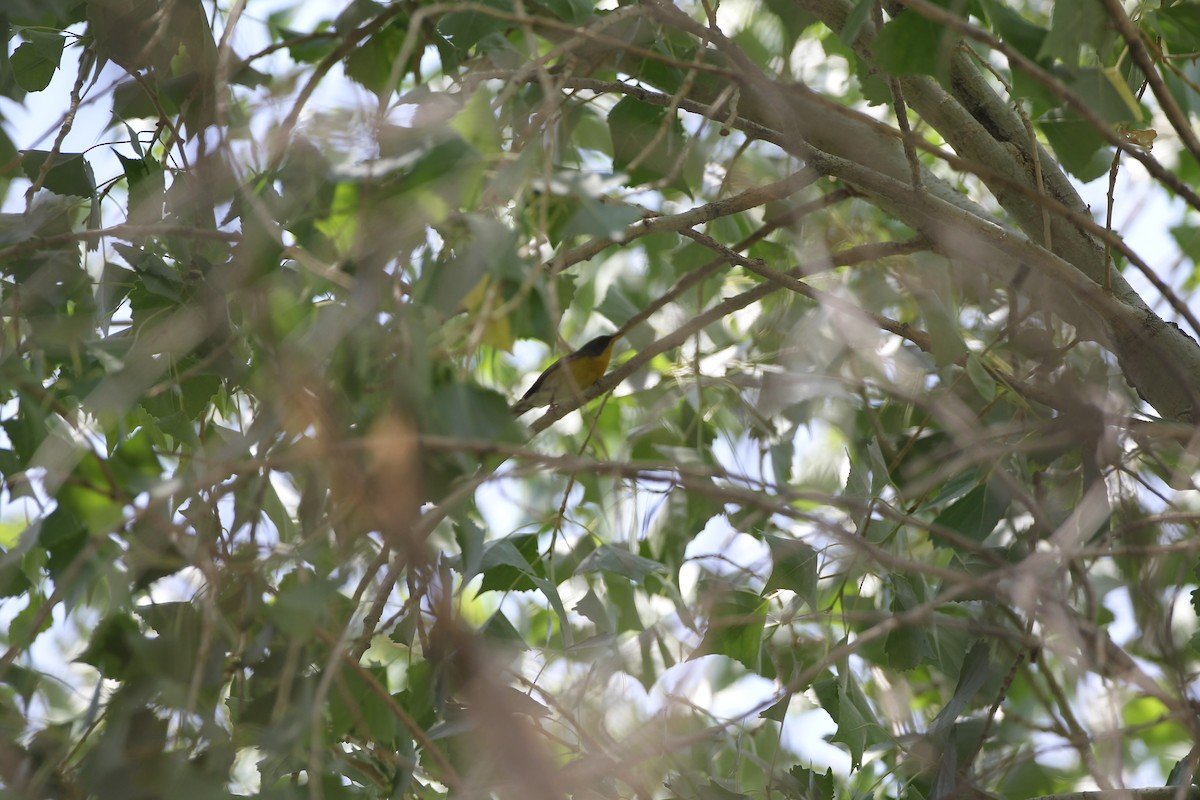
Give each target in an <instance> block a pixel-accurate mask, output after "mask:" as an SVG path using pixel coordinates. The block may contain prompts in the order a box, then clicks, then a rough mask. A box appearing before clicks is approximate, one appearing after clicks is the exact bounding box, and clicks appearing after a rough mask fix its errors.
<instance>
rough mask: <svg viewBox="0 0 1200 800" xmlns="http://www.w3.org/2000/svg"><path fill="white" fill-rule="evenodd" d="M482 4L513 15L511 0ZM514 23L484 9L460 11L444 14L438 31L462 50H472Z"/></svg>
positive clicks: (488, 1) (490, 0)
mask: <svg viewBox="0 0 1200 800" xmlns="http://www.w3.org/2000/svg"><path fill="white" fill-rule="evenodd" d="M482 5H484V6H489V7H491V8H494V9H496V10H497V11H500V12H503V13H505V14H508V15H511V14H512V13H513V7H512V3H511V2H509V0H483V3H482ZM512 24H513V23H512V22H510V21H509V20H507V19H501V18H500V17H497V16H493V15H491V14H488V13H485V12H482V11H474V10H472V11H460V12H455V13H450V14H446V15H444V16H443V17H442V18H441V19H440V20H439V21H438V24H437V29H438V32H440V33H441V34H442V35H443V36H445V37H446V38H447V39H449V40H450V43H451V44H452V45H454V47H455V48H456V49H458V50H460V51H466V50H470V49H471V48H472V47H474V46H475V45H477V44H478V43H479V42H480V41H481V40H483V39H484V38H485V37H487V36H490V35H491V34H493V33H499V32H500V31H503V30H504V29H505V28H508V27H509V26H511V25H512Z"/></svg>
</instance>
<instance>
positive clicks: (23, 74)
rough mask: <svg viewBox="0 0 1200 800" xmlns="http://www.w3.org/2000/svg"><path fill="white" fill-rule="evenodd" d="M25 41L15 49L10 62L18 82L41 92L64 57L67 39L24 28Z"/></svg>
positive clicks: (22, 34) (29, 90) (23, 36)
mask: <svg viewBox="0 0 1200 800" xmlns="http://www.w3.org/2000/svg"><path fill="white" fill-rule="evenodd" d="M21 38H22V39H24V40H25V41H24V42H22V43H21V45H20V46H19V47H18V48H17V49H16V50H14V51H13V54H12V58H11V61H10V64H11V66H12V71H13V77H14V78H16V81H17V84H18V85H20V87H21V88H22V89H24V90H25V91H27V92H40V91H42V90H43V89H45V88H46V87H47V86H49V85H50V80H51V79H52V78H53V77H54V72H55V70H57V69H58V63H59V61H60V60H61V59H62V53H63V46H64V45H65V44H66V41H67V40H66V39H65V38H63V37H62V36H59V35H58V34H55V33H48V32H46V31H35V30H28V29H27V30H24V31H22V32H21Z"/></svg>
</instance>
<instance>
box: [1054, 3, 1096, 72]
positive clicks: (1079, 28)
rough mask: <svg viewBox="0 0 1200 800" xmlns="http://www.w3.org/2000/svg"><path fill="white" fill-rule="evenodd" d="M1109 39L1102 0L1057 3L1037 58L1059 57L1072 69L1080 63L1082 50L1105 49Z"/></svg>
mask: <svg viewBox="0 0 1200 800" xmlns="http://www.w3.org/2000/svg"><path fill="white" fill-rule="evenodd" d="M1106 34H1107V35H1108V36H1112V35H1114V33H1113V32H1111V31H1110V30H1109V20H1108V13H1107V12H1106V11H1105V9H1104V5H1103V4H1102V3H1101V2H1100V0H1074V2H1069V3H1055V4H1054V7H1053V10H1052V12H1051V18H1050V35H1049V36H1047V37H1046V38H1045V41H1043V42H1042V46H1041V49H1040V50H1039V51H1038V55H1037V58H1038V60H1041V59H1042V58H1046V57H1055V58H1058V59H1060V60H1062V61H1063V62H1064V63H1065V64H1067V65H1068V66H1072V67H1073V66H1075V65H1076V64H1078V63H1079V51H1080V49H1081V48H1082V47H1083V46H1084V45H1087V46H1088V47H1090V48H1092V49H1093V50H1103V46H1102V43H1103V41H1104V39H1105V38H1106Z"/></svg>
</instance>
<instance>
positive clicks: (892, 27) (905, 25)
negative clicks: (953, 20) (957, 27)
mask: <svg viewBox="0 0 1200 800" xmlns="http://www.w3.org/2000/svg"><path fill="white" fill-rule="evenodd" d="M957 46H958V37H957V36H955V35H954V34H953V33H952V32H951V31H949V30H947V28H946V27H945V26H943V25H941V24H940V23H937V22H934V21H933V20H931V19H928V18H927V17H923V16H921V15H920V14H918V13H916V12H914V11H907V12H904V13H901V14H900V15H899V16H897V17H896V18H894V19H892V20H889V21H888V22H887V23H886V24H884V26H883V28H882V29H881V30H880V31H879V34H878V35H877V36H876V37H875V42H874V44H873V48H874V50H875V57H876V59H878V61H879V65H880V66H881V67H883V68H884V69H885V70H887V71H888V72H890V73H892V74H893V75H933V76H935V77H944V76H947V75H948V74H949V71H950V61H951V59H952V57H953V56H954V50H955V48H956V47H957Z"/></svg>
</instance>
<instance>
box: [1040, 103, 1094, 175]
mask: <svg viewBox="0 0 1200 800" xmlns="http://www.w3.org/2000/svg"><path fill="white" fill-rule="evenodd" d="M1038 127H1039V128H1042V132H1043V133H1044V134H1045V137H1046V140H1048V142H1049V143H1050V146H1051V148H1052V149H1054V152H1055V156H1057V157H1058V162H1060V163H1061V164H1062V166H1063V168H1064V169H1066V170H1067V172H1069V173H1070V174H1072V175H1074V176H1075V178H1078V179H1079V180H1081V181H1084V182H1085V184H1086V182H1088V181H1093V180H1096V179H1097V178H1099V176H1100V175H1104V174H1105V173H1108V172H1109V168H1110V167H1111V166H1112V155H1111V151H1110V150H1109V145H1108V143H1106V142H1105V140H1104V139H1103V137H1100V134H1099V133H1097V131H1096V128H1093V127H1092V126H1091V124H1088V122H1085V121H1084V120H1081V119H1079V118H1076V116H1073V115H1069V114H1064V115H1060V116H1058V118H1056V119H1044V120H1042V121H1040V122H1038Z"/></svg>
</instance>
